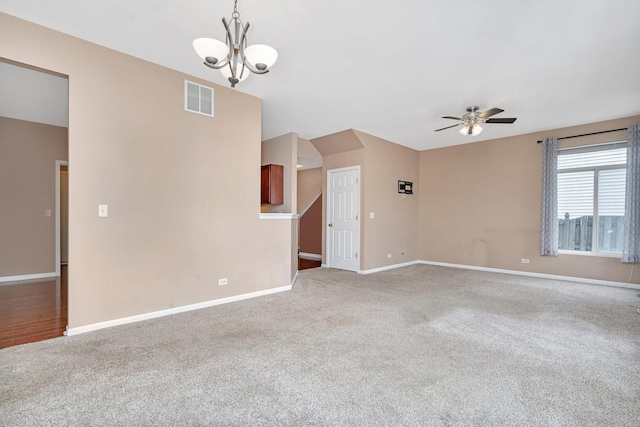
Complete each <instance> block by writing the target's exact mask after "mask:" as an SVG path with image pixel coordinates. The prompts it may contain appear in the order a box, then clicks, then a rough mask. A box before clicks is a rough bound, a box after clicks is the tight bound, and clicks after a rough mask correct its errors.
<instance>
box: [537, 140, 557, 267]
mask: <svg viewBox="0 0 640 427" xmlns="http://www.w3.org/2000/svg"><path fill="white" fill-rule="evenodd" d="M540 255H547V256H558V138H556V137H551V138H545V139H544V141H542V223H541V227H540Z"/></svg>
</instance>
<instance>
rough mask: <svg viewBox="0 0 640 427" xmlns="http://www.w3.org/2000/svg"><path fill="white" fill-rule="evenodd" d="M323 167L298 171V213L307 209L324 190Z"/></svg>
mask: <svg viewBox="0 0 640 427" xmlns="http://www.w3.org/2000/svg"><path fill="white" fill-rule="evenodd" d="M322 177H323V175H322V168H314V169H305V170H301V171H298V213H301V212H302V211H304V210H305V209H307V208H308V207H309V206H310V205H311V203H313V201H314V200H315V199H316V197H318V194H320V192H321V191H322V181H323V179H322Z"/></svg>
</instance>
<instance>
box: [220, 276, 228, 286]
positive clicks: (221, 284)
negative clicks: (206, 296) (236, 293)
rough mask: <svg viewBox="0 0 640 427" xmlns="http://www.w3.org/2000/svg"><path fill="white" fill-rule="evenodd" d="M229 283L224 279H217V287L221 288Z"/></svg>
mask: <svg viewBox="0 0 640 427" xmlns="http://www.w3.org/2000/svg"><path fill="white" fill-rule="evenodd" d="M227 283H229V280H228V279H227V278H226V277H225V278H224V279H218V286H223V285H226V284H227Z"/></svg>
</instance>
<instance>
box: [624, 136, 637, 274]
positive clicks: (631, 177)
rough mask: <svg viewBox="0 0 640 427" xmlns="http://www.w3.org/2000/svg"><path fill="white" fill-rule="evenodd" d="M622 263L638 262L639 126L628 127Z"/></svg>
mask: <svg viewBox="0 0 640 427" xmlns="http://www.w3.org/2000/svg"><path fill="white" fill-rule="evenodd" d="M624 203H625V204H624V211H625V215H624V243H623V244H622V262H640V124H637V125H632V126H629V136H628V137H627V190H626V195H625V202H624Z"/></svg>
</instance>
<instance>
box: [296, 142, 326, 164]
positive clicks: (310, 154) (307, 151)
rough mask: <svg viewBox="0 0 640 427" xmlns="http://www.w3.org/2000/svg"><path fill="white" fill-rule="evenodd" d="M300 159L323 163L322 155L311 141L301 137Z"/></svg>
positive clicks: (299, 145) (299, 144)
mask: <svg viewBox="0 0 640 427" xmlns="http://www.w3.org/2000/svg"><path fill="white" fill-rule="evenodd" d="M298 157H299V158H303V159H311V160H317V161H319V162H322V154H320V152H319V151H318V150H316V147H314V146H313V144H311V141H309V140H308V139H304V138H300V137H298ZM320 164H322V163H320Z"/></svg>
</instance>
